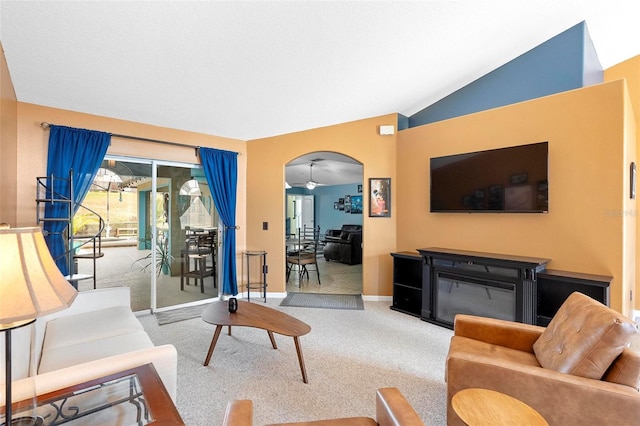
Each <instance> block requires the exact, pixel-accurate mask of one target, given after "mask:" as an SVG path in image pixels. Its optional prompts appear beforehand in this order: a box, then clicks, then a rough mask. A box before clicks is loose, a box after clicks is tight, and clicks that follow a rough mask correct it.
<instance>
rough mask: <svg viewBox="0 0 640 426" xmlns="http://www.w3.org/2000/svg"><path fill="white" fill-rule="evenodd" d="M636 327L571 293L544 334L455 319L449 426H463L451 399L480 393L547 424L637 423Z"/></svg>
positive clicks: (639, 361)
mask: <svg viewBox="0 0 640 426" xmlns="http://www.w3.org/2000/svg"><path fill="white" fill-rule="evenodd" d="M636 333H637V326H636V325H635V324H634V323H633V322H631V321H630V320H628V319H627V318H625V317H623V316H622V315H620V314H619V313H617V312H615V311H613V310H612V309H609V308H607V307H606V306H604V305H602V304H600V303H599V302H596V301H594V300H593V299H590V298H588V297H587V296H584V295H582V294H581V293H573V294H572V295H571V296H569V298H568V299H567V300H566V301H565V302H564V304H563V305H562V306H561V307H560V309H559V310H558V312H557V314H556V315H555V316H554V318H553V319H552V321H551V323H550V324H549V325H548V326H547V328H544V327H539V326H535V325H528V324H521V323H516V322H510V321H502V320H497V319H491V318H484V317H476V316H471V315H457V316H456V317H455V323H454V336H453V337H452V339H451V344H450V347H449V354H448V357H447V364H446V372H445V380H446V382H447V424H449V425H459V424H460V425H461V424H464V423H463V422H462V420H461V419H460V418H459V417H458V416H457V414H456V413H455V411H454V410H453V407H452V404H451V399H452V398H453V395H455V394H456V393H457V392H459V391H461V390H463V389H466V388H485V389H491V390H494V391H498V392H502V393H504V394H507V395H510V396H512V397H514V398H517V399H519V400H520V401H523V402H524V403H526V404H528V405H529V406H531V407H532V408H533V409H535V410H536V411H537V412H538V413H540V414H541V415H542V416H543V417H544V418H545V420H546V421H547V422H548V423H549V425H596V424H597V425H605V424H607V425H609V424H610V425H638V424H640V393H639V392H638V389H639V381H640V355H639V354H638V353H636V352H634V351H633V350H632V349H630V348H629V347H627V345H628V343H629V341H630V340H631V338H633V336H634V334H636Z"/></svg>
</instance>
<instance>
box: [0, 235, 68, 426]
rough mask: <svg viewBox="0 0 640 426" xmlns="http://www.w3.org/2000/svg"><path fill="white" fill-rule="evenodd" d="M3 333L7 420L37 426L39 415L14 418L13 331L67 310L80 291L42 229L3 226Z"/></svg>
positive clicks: (0, 265)
mask: <svg viewBox="0 0 640 426" xmlns="http://www.w3.org/2000/svg"><path fill="white" fill-rule="evenodd" d="M0 253H1V254H2V255H1V256H0V332H4V335H5V382H6V384H5V422H4V426H9V425H37V424H39V423H38V419H37V418H24V417H23V418H17V419H13V416H12V412H11V411H12V410H11V332H12V330H14V329H16V328H19V327H23V326H26V325H28V324H31V323H32V322H34V321H35V319H36V318H37V317H40V316H43V315H48V314H51V313H53V312H57V311H60V310H62V309H66V308H68V307H69V305H71V303H72V302H73V300H74V299H75V297H76V295H77V294H78V293H77V291H76V290H75V289H74V288H73V286H72V285H71V284H69V282H68V281H67V280H65V279H64V277H63V276H62V273H61V272H60V270H59V269H58V267H57V266H56V264H55V262H54V261H53V258H52V257H51V254H50V252H49V248H48V247H47V244H46V243H45V241H44V236H43V234H42V230H41V229H40V228H13V229H11V228H9V227H8V226H6V225H4V226H3V225H0Z"/></svg>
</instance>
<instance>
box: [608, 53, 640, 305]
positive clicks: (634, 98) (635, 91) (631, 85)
mask: <svg viewBox="0 0 640 426" xmlns="http://www.w3.org/2000/svg"><path fill="white" fill-rule="evenodd" d="M604 79H605V80H606V81H614V80H618V79H624V80H625V82H626V84H627V93H628V94H629V99H628V101H629V103H630V104H631V105H632V109H630V110H631V112H630V113H629V115H631V114H633V116H632V117H629V119H628V120H627V127H628V130H627V131H628V132H629V133H631V134H633V133H634V132H635V134H636V144H635V147H634V148H635V151H636V152H638V150H640V132H638V131H637V123H640V56H636V57H633V58H631V59H629V60H626V61H624V62H621V63H620V64H617V65H615V66H613V67H611V68H609V69H607V70H605V72H604ZM629 155H630V156H631V157H633V154H631V153H630V154H629ZM638 166H640V165H638ZM638 197H640V193H638V195H637V196H636V201H635V202H631V206H630V207H629V209H628V211H629V212H630V214H632V215H633V217H635V218H636V219H637V217H638V205H637V199H638ZM634 225H636V226H635V233H634V230H633V229H632V228H628V229H626V230H625V235H627V236H629V238H628V240H632V238H631V235H635V241H640V227H638V226H637V223H634ZM628 244H630V241H629V242H628ZM627 260H628V261H629V262H631V261H633V262H635V276H636V277H640V262H637V261H636V257H635V256H634V257H633V259H627ZM630 267H633V266H630ZM634 285H635V290H634V293H635V294H639V293H638V292H640V283H638V280H634ZM636 300H640V299H636ZM638 303H639V302H637V303H636V307H635V309H640V305H639V304H638Z"/></svg>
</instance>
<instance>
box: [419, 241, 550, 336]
mask: <svg viewBox="0 0 640 426" xmlns="http://www.w3.org/2000/svg"><path fill="white" fill-rule="evenodd" d="M418 251H419V252H420V254H421V255H422V257H423V258H424V262H423V276H424V277H425V279H424V281H423V288H422V311H421V315H420V317H421V319H423V320H425V321H428V322H431V323H434V324H438V325H442V326H445V327H449V328H453V321H454V318H455V316H456V314H471V315H479V316H485V317H491V318H498V319H505V320H510V321H518V322H523V323H526V324H535V323H536V309H537V291H536V277H537V274H538V272H541V271H543V270H544V269H545V267H546V264H547V263H548V262H549V260H548V259H538V258H530V257H522V256H510V255H500V254H490V253H479V252H470V251H462V250H451V249H442V248H428V249H419V250H418Z"/></svg>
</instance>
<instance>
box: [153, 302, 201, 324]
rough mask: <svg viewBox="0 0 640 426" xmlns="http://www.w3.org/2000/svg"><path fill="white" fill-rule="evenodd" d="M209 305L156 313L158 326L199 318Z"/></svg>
mask: <svg viewBox="0 0 640 426" xmlns="http://www.w3.org/2000/svg"><path fill="white" fill-rule="evenodd" d="M206 306H207V305H197V306H188V307H186V308H178V309H171V310H170V311H162V312H154V314H153V315H154V316H155V317H156V321H158V325H164V324H170V323H172V322H178V321H185V320H189V319H192V318H198V317H200V315H202V311H203V310H204V308H205V307H206Z"/></svg>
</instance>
